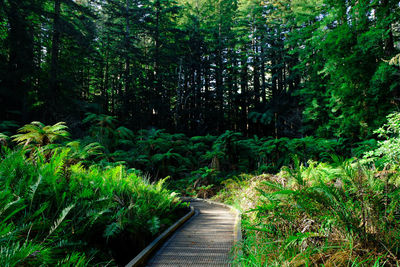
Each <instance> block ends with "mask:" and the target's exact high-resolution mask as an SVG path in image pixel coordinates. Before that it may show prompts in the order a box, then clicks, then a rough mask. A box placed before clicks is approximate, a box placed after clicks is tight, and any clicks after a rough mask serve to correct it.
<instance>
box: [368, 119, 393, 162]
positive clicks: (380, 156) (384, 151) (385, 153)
mask: <svg viewBox="0 0 400 267" xmlns="http://www.w3.org/2000/svg"><path fill="white" fill-rule="evenodd" d="M387 120H388V121H387V123H386V124H384V125H383V126H382V127H381V128H379V129H377V130H376V131H374V133H375V134H377V135H378V137H379V138H381V139H383V140H381V141H378V144H377V148H376V149H374V150H370V151H368V152H366V153H365V154H364V159H365V160H366V161H368V162H371V161H373V162H374V163H375V165H377V166H378V167H379V168H386V167H387V165H389V166H393V167H394V166H396V165H398V164H399V162H400V146H399V145H400V113H398V112H396V113H392V114H390V115H388V116H387Z"/></svg>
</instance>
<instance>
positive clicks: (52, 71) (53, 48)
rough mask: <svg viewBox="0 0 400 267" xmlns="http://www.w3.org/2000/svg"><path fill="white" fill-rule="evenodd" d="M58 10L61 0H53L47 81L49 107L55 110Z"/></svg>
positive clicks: (58, 47) (58, 40) (57, 91)
mask: <svg viewBox="0 0 400 267" xmlns="http://www.w3.org/2000/svg"><path fill="white" fill-rule="evenodd" d="M60 12H61V0H54V19H53V36H52V45H51V65H50V83H49V85H50V86H49V90H50V91H49V96H50V97H49V99H48V100H49V101H50V103H49V107H52V108H53V110H57V109H58V108H57V104H58V103H57V102H58V101H57V98H58V95H59V93H60V92H59V90H60V88H59V84H58V72H59V66H58V56H59V50H60V37H61V33H60Z"/></svg>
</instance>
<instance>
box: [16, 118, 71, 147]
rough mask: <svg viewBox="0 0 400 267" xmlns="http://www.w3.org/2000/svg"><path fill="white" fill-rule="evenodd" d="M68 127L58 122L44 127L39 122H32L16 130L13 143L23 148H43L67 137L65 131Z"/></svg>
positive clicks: (67, 134)
mask: <svg viewBox="0 0 400 267" xmlns="http://www.w3.org/2000/svg"><path fill="white" fill-rule="evenodd" d="M66 129H68V127H67V126H66V125H65V123H64V122H59V123H56V124H54V125H44V124H43V123H41V122H38V121H34V122H31V123H30V124H26V125H25V126H23V127H22V128H20V129H19V130H18V132H19V134H16V135H13V136H12V138H13V141H14V142H16V143H18V144H19V145H23V146H24V147H26V146H29V145H33V146H37V147H43V146H46V145H48V144H52V143H54V142H56V141H58V140H62V139H65V138H68V137H69V135H70V134H69V133H68V131H67V130H66Z"/></svg>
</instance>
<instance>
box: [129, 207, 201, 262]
mask: <svg viewBox="0 0 400 267" xmlns="http://www.w3.org/2000/svg"><path fill="white" fill-rule="evenodd" d="M194 213H195V211H194V208H193V207H190V211H189V212H188V213H187V214H186V215H185V216H183V217H182V218H181V219H179V220H178V221H177V222H176V223H174V224H173V225H172V226H170V227H169V228H168V229H167V230H165V231H164V232H163V233H162V234H161V235H159V236H158V237H157V238H156V239H154V240H153V242H151V243H150V245H148V246H147V247H146V248H145V249H143V250H142V251H141V252H140V253H139V254H138V255H137V256H136V257H135V258H134V259H133V260H131V261H130V262H129V263H128V264H127V265H125V267H138V266H143V265H144V264H145V263H146V261H147V260H148V258H149V257H150V255H151V254H152V253H153V252H154V251H155V250H156V249H157V248H158V247H159V246H160V245H161V244H162V243H163V242H164V241H165V240H166V239H167V238H168V237H170V236H171V234H172V233H174V232H175V231H176V230H177V229H178V228H179V227H180V226H182V225H183V224H184V223H185V222H186V221H187V220H189V219H190V218H191V217H192V216H193V215H194Z"/></svg>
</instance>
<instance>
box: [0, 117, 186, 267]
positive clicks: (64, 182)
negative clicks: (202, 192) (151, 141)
mask: <svg viewBox="0 0 400 267" xmlns="http://www.w3.org/2000/svg"><path fill="white" fill-rule="evenodd" d="M68 136H69V135H68V133H67V131H66V127H65V125H64V124H62V123H60V124H56V125H54V126H44V125H43V124H41V123H32V124H30V125H27V126H24V127H23V128H21V130H20V134H19V135H17V136H14V141H16V142H18V143H19V144H21V145H20V146H17V147H16V148H15V149H14V150H11V149H9V148H3V149H2V152H1V153H0V157H1V158H0V266H26V265H28V266H38V265H41V266H58V265H60V266H87V265H116V264H124V263H126V262H127V261H129V260H130V259H132V258H133V257H134V256H135V254H136V253H137V252H139V251H140V250H141V249H143V248H144V247H145V246H146V245H147V243H148V242H149V241H151V239H152V238H154V236H155V235H156V234H157V233H159V232H160V231H161V230H162V229H164V228H166V227H167V226H169V225H170V224H171V223H172V222H173V221H174V220H175V218H176V216H177V215H176V211H177V210H178V209H179V208H181V207H182V205H181V204H180V202H179V200H178V198H177V197H176V196H175V194H174V193H172V192H171V191H168V190H166V189H165V188H164V186H163V183H164V180H160V181H158V182H157V183H154V184H151V183H149V182H148V181H147V180H145V179H143V178H142V177H140V176H138V175H137V172H136V171H135V170H133V169H126V168H125V167H123V166H121V165H118V166H114V167H113V166H108V168H103V167H101V166H100V164H93V162H94V161H97V160H96V157H101V155H102V154H103V147H102V146H101V145H100V144H99V143H88V144H85V143H84V142H82V141H70V142H68V143H58V144H57V145H55V146H49V145H51V144H52V143H54V142H57V140H59V141H61V138H66V137H68ZM45 147H47V148H46V149H43V148H45ZM32 152H34V153H32Z"/></svg>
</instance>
